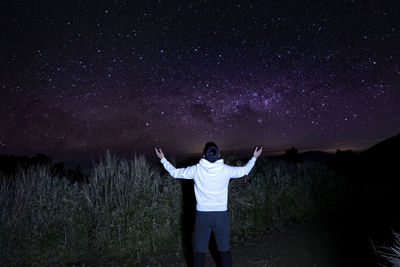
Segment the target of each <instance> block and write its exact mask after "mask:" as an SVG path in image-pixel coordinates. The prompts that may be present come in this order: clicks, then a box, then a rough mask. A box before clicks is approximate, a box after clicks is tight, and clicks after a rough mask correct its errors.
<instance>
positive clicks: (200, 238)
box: [154, 142, 263, 267]
mask: <svg viewBox="0 0 400 267" xmlns="http://www.w3.org/2000/svg"><path fill="white" fill-rule="evenodd" d="M154 149H155V152H156V155H157V156H158V158H160V159H161V163H162V164H163V166H164V168H165V169H166V170H167V171H168V172H169V174H170V175H171V176H172V177H174V178H182V179H193V180H194V193H195V196H196V218H195V226H194V238H193V250H194V266H195V267H197V266H204V265H205V253H206V252H207V250H208V242H209V239H210V234H211V231H213V232H214V236H215V240H216V243H217V248H218V251H219V253H220V259H221V266H223V267H225V266H232V258H231V254H230V245H229V238H230V222H229V216H228V185H229V180H230V179H231V178H240V177H242V176H245V175H247V174H249V172H250V171H251V169H252V168H253V166H254V164H255V162H256V160H257V158H258V157H259V156H260V154H261V152H262V149H263V147H262V146H261V147H256V148H255V150H254V153H253V157H252V158H251V159H250V160H249V161H248V162H247V164H246V165H245V166H243V167H233V166H229V165H226V164H224V160H223V159H221V158H220V153H219V149H218V147H217V145H216V144H215V143H213V142H208V143H207V144H206V145H205V147H204V150H203V158H202V159H200V161H199V163H198V164H196V165H193V166H189V167H187V168H179V169H176V168H175V167H174V166H173V165H172V164H171V163H169V161H168V160H167V159H166V158H165V156H164V153H163V152H162V150H161V148H159V149H157V148H154Z"/></svg>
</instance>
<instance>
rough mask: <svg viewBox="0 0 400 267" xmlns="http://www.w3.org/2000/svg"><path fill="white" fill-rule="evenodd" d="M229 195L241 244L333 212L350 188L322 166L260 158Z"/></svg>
mask: <svg viewBox="0 0 400 267" xmlns="http://www.w3.org/2000/svg"><path fill="white" fill-rule="evenodd" d="M232 165H238V166H239V165H243V163H242V162H236V164H232ZM229 191H230V192H229V206H230V208H229V212H230V213H231V220H232V234H233V241H241V240H243V239H246V238H247V237H248V236H249V235H250V236H251V235H254V234H259V233H263V232H266V231H267V230H270V229H276V228H281V227H284V226H286V225H288V224H290V223H297V222H302V221H310V220H312V219H314V218H315V217H316V216H319V215H322V214H325V215H326V214H328V213H329V212H332V211H333V210H332V208H333V207H334V206H336V205H338V203H339V201H340V199H341V197H342V195H343V194H345V192H346V191H347V192H348V184H347V182H346V180H345V179H343V178H342V177H340V176H338V175H337V173H336V172H335V171H333V170H332V169H330V168H328V166H327V165H326V164H325V163H322V162H313V161H304V162H302V163H288V162H286V161H283V160H280V159H269V158H260V159H259V160H258V161H257V165H256V166H255V168H254V169H253V170H252V171H251V172H250V174H249V175H248V176H247V177H245V178H244V179H233V180H231V182H230V189H229Z"/></svg>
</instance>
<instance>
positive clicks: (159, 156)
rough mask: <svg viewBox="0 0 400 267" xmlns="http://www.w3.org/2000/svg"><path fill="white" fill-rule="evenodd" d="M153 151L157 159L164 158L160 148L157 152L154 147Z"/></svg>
mask: <svg viewBox="0 0 400 267" xmlns="http://www.w3.org/2000/svg"><path fill="white" fill-rule="evenodd" d="M154 150H155V151H156V155H157V157H158V158H159V159H162V158H163V157H164V153H163V152H162V150H161V148H159V149H158V150H157V148H156V147H155V148H154Z"/></svg>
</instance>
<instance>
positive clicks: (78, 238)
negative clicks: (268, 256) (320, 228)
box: [0, 151, 342, 266]
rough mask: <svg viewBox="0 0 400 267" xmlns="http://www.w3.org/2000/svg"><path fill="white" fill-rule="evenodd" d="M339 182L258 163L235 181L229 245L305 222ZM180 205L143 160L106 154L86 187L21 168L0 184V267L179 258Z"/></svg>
mask: <svg viewBox="0 0 400 267" xmlns="http://www.w3.org/2000/svg"><path fill="white" fill-rule="evenodd" d="M230 161H231V162H228V163H231V165H242V164H243V163H245V162H243V163H242V162H238V161H234V159H230ZM338 181H339V178H338V177H337V176H335V174H334V173H332V172H331V171H330V170H329V169H328V168H327V166H326V165H324V164H321V163H314V162H304V163H301V164H288V163H285V162H283V161H280V160H268V159H261V158H260V159H259V160H258V161H257V164H256V166H255V168H254V170H252V172H251V173H250V174H249V176H247V177H245V178H242V179H235V180H232V181H231V185H230V188H229V191H230V192H229V198H230V204H229V207H230V208H229V210H230V213H231V222H232V240H233V241H238V240H242V239H245V238H246V237H248V236H249V235H252V234H257V233H261V232H264V231H266V230H268V229H271V228H274V227H281V226H283V225H285V224H287V223H290V222H297V221H302V220H304V219H307V218H311V217H312V216H314V215H316V214H318V213H319V212H320V211H321V210H323V209H326V208H327V207H329V206H331V205H332V203H333V201H334V200H335V198H336V196H337V192H339V191H340V190H341V189H342V188H341V187H342V185H341V184H340V183H338ZM182 205H183V202H182V186H181V183H180V182H179V181H178V180H174V179H172V178H171V177H170V176H169V175H168V174H167V173H166V172H165V171H163V170H162V167H161V166H151V165H150V164H149V162H148V161H147V160H146V159H145V158H144V157H143V156H135V157H134V159H132V160H127V159H125V158H118V157H116V156H113V155H111V153H110V152H108V151H107V152H106V153H105V155H104V157H103V158H102V159H100V161H99V162H98V163H95V165H94V167H93V169H92V170H91V173H90V175H89V180H88V182H87V183H82V184H77V183H75V184H71V183H70V182H69V179H68V177H54V176H52V175H51V166H48V165H41V166H35V167H31V168H29V169H26V170H25V169H19V171H18V172H17V174H16V175H15V177H6V176H4V175H3V176H2V178H1V185H0V216H1V217H0V251H1V252H0V253H1V255H0V265H5V266H20V265H33V266H36V265H52V266H53V265H67V266H71V265H83V264H86V265H87V264H89V265H95V266H97V265H117V266H118V265H133V264H137V263H140V262H141V261H142V260H143V257H147V256H157V255H161V254H164V253H166V252H182V249H183V245H182V229H186V228H184V227H183V226H182V222H181V220H182V212H183V208H182Z"/></svg>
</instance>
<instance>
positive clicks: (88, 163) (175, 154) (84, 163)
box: [1, 139, 386, 170]
mask: <svg viewBox="0 0 400 267" xmlns="http://www.w3.org/2000/svg"><path fill="white" fill-rule="evenodd" d="M383 140H386V139H381V140H366V141H363V142H359V143H358V146H354V142H353V143H341V144H337V145H336V146H332V145H330V146H326V145H317V146H313V147H308V148H304V147H298V146H286V147H280V148H271V147H267V146H264V149H263V154H262V155H263V156H271V157H274V156H282V155H283V154H284V153H285V152H286V151H287V150H288V149H290V148H292V147H294V148H295V149H297V150H298V152H299V153H305V152H324V153H328V154H332V155H334V154H335V153H336V151H337V150H342V151H345V150H351V151H353V152H357V153H359V152H362V151H365V150H367V149H369V148H371V147H372V146H374V145H376V144H378V143H379V142H381V141H383ZM351 144H353V145H351ZM361 145H362V146H361ZM327 147H329V149H326V148H327ZM324 148H325V149H324ZM220 149H221V151H220V152H221V157H222V158H226V157H229V156H235V157H240V158H246V156H248V157H249V158H250V157H251V154H252V153H253V149H254V148H253V147H249V148H243V149H224V148H223V147H222V148H221V147H220ZM107 151H109V152H110V153H111V154H112V155H114V156H117V157H124V158H126V159H133V158H134V157H135V155H137V156H140V155H143V156H145V157H146V159H147V160H149V161H150V162H157V161H158V159H157V157H156V155H155V153H154V150H153V147H151V148H149V149H148V150H147V151H143V150H139V151H137V150H133V151H132V152H118V151H115V150H112V149H104V150H103V151H100V152H97V153H94V154H91V155H83V154H76V157H75V158H60V157H57V156H54V155H51V154H47V153H45V152H37V153H31V154H1V155H9V156H16V157H23V156H27V157H34V156H36V155H38V154H44V155H47V156H49V157H50V158H51V159H52V161H53V164H55V163H64V166H65V167H66V168H68V169H72V170H73V169H76V168H77V167H78V166H79V167H80V168H81V169H82V170H88V169H90V168H91V167H93V165H92V163H93V162H95V163H97V162H99V160H100V159H103V158H104V156H105V153H106V152H107ZM163 151H164V153H165V156H166V157H167V158H168V159H171V158H174V159H176V160H178V161H183V160H185V159H193V158H195V157H199V158H200V157H201V155H202V151H196V152H186V151H167V150H165V149H163Z"/></svg>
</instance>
